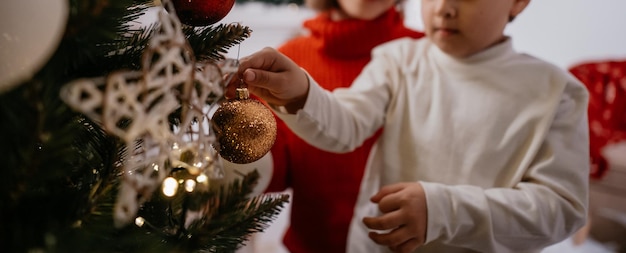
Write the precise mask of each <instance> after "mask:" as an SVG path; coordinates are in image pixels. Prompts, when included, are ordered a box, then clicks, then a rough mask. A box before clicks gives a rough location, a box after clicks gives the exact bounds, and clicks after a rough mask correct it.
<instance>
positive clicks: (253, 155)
mask: <svg viewBox="0 0 626 253" xmlns="http://www.w3.org/2000/svg"><path fill="white" fill-rule="evenodd" d="M211 120H212V122H213V124H212V126H213V129H214V131H215V135H216V136H217V141H218V142H219V144H220V147H219V153H220V155H221V156H222V158H224V159H226V160H227V161H229V162H232V163H237V164H245V163H251V162H254V161H256V160H259V159H261V157H263V156H264V155H265V154H267V152H269V151H270V149H271V148H272V146H273V145H274V141H275V140H276V120H275V119H274V115H273V114H272V112H271V111H270V110H269V109H268V108H267V107H266V106H265V105H264V104H262V103H261V102H259V101H258V100H255V99H250V94H249V93H248V89H247V88H238V89H237V94H236V97H235V98H234V99H229V100H228V101H226V102H224V103H223V104H221V105H220V107H219V108H218V109H217V110H216V111H215V114H213V118H212V119H211Z"/></svg>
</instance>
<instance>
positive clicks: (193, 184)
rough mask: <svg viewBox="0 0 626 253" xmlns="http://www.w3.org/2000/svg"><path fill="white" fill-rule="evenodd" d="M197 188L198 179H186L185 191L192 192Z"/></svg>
mask: <svg viewBox="0 0 626 253" xmlns="http://www.w3.org/2000/svg"><path fill="white" fill-rule="evenodd" d="M195 188H196V181H194V180H191V179H187V180H186V181H185V191H187V192H192V191H193V190H194V189H195Z"/></svg>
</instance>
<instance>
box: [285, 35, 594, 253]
mask: <svg viewBox="0 0 626 253" xmlns="http://www.w3.org/2000/svg"><path fill="white" fill-rule="evenodd" d="M310 81H311V85H310V88H309V94H308V98H307V102H306V104H305V106H304V108H303V109H302V110H300V111H298V113H297V114H283V113H278V114H279V116H280V117H281V118H282V119H283V120H284V121H285V122H287V123H288V125H289V126H290V127H291V128H292V129H293V130H294V132H295V133H297V134H298V135H299V136H301V137H302V138H303V139H305V140H307V141H308V142H310V143H311V144H313V145H316V146H318V147H320V148H322V149H326V150H330V151H335V152H346V151H350V150H352V149H354V148H355V147H358V146H359V145H360V144H361V143H362V142H363V141H364V140H365V139H366V138H367V137H369V136H370V135H372V134H373V133H374V132H375V131H376V130H377V129H378V128H380V127H384V133H383V135H382V137H381V138H380V139H379V141H378V142H377V143H376V145H375V146H374V149H373V150H372V153H371V155H370V159H369V161H368V165H367V168H366V173H365V176H364V178H363V181H362V184H361V192H360V195H359V199H358V200H357V205H356V207H355V216H354V219H353V222H352V226H351V229H350V236H349V246H348V251H349V252H355V253H365V252H368V253H369V252H387V251H388V250H387V249H386V248H384V247H380V246H378V245H376V244H375V243H374V242H373V241H371V240H370V239H369V238H368V237H367V233H368V229H367V228H366V227H365V226H364V225H363V223H362V218H363V217H365V216H378V215H379V214H380V213H379V211H378V208H377V206H376V205H375V204H373V203H371V202H370V201H369V198H370V197H371V196H372V195H374V194H375V193H376V192H377V191H378V190H379V189H380V188H381V186H384V185H389V184H393V183H396V182H407V181H408V182H416V181H419V182H421V183H422V184H423V187H424V190H425V192H426V199H427V208H428V224H427V244H426V245H425V246H424V247H422V248H420V249H418V250H417V251H416V252H472V251H480V252H534V251H538V250H540V249H541V248H543V247H545V246H547V245H549V244H552V243H555V242H558V241H560V240H562V239H564V238H566V237H567V236H568V235H570V234H571V233H573V232H575V231H576V230H577V228H579V227H580V226H581V225H582V224H583V223H584V221H585V217H586V213H587V212H586V211H587V191H588V174H589V151H588V149H589V145H588V128H587V117H586V112H587V92H586V89H585V88H584V86H583V85H582V84H580V83H579V82H578V81H577V80H575V79H574V78H573V77H571V76H570V75H569V74H568V73H567V72H565V71H563V70H561V69H559V68H557V67H555V66H553V65H551V64H548V63H546V62H544V61H542V60H539V59H537V58H534V57H531V56H528V55H524V54H520V53H516V52H515V51H514V50H513V46H512V41H511V39H510V38H509V39H507V40H506V41H505V42H503V43H500V44H498V45H496V46H493V47H491V48H489V49H487V50H485V51H483V52H480V53H477V54H475V55H473V56H471V57H469V58H465V59H457V58H453V57H451V56H449V55H447V54H445V53H444V52H442V51H441V50H440V49H439V48H437V47H436V46H435V45H434V44H432V43H431V42H430V41H429V40H428V39H421V40H413V39H400V40H396V41H392V42H389V43H386V44H384V45H381V46H379V47H378V48H376V49H375V50H374V52H373V59H372V61H371V62H370V63H369V64H368V66H367V67H366V68H365V69H364V70H363V72H362V73H361V75H360V76H359V77H358V78H357V80H356V81H355V83H354V85H352V87H351V88H349V89H337V90H335V92H334V93H330V92H328V91H325V90H323V89H321V88H320V87H319V86H318V85H317V84H316V83H315V81H314V80H310ZM322 183H323V182H322Z"/></svg>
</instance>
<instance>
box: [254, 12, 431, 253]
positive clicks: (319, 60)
mask: <svg viewBox="0 0 626 253" xmlns="http://www.w3.org/2000/svg"><path fill="white" fill-rule="evenodd" d="M398 2H399V1H397V0H382V1H366V0H307V1H306V4H307V5H308V6H309V7H310V8H312V9H314V10H316V11H318V15H317V16H315V17H314V18H312V19H309V20H307V21H305V22H304V23H303V27H304V28H305V29H306V30H308V34H307V35H302V36H299V37H295V38H293V39H291V40H290V41H287V42H286V43H284V44H283V45H282V46H280V47H279V48H278V50H279V51H280V52H282V53H283V54H285V55H287V56H288V57H290V58H291V59H292V60H294V61H295V62H296V63H298V64H299V65H300V66H301V67H303V68H304V69H305V70H306V71H307V72H308V73H309V74H310V75H311V77H313V78H314V79H315V80H317V81H318V82H319V83H320V84H332V85H334V86H326V87H323V88H325V89H328V90H334V89H335V88H339V87H347V86H350V85H351V84H352V81H353V80H354V79H355V78H356V76H357V75H358V74H359V73H360V72H361V69H363V67H364V66H365V65H366V64H367V63H368V62H369V61H370V51H371V50H372V49H373V48H374V47H375V46H378V45H380V44H381V43H384V42H387V41H390V40H393V39H397V38H401V37H413V38H419V37H422V36H423V34H422V33H420V32H417V31H413V30H410V29H408V28H407V27H405V26H404V19H403V16H402V14H401V13H400V12H399V10H398V9H397V7H398V5H397V4H398ZM277 123H278V136H277V139H276V142H275V144H274V146H273V148H272V150H271V152H272V157H273V163H274V170H273V175H272V179H271V182H270V185H269V186H268V188H267V190H266V191H268V192H274V191H283V190H285V189H288V188H291V189H292V190H293V195H292V206H291V216H290V220H289V223H290V224H289V227H288V228H287V231H286V233H285V235H284V238H283V243H284V245H285V247H286V248H287V249H288V250H289V251H290V252H292V253H303V252H315V253H318V252H327V253H333V252H345V250H346V241H347V235H348V227H349V224H350V220H351V218H352V213H353V210H354V205H355V202H356V198H357V195H358V192H359V187H360V183H361V178H362V176H363V172H364V168H365V163H366V161H367V158H368V155H369V152H370V149H371V147H372V145H373V143H374V141H375V139H376V137H377V136H378V135H379V133H380V130H379V133H377V134H376V135H375V136H373V137H371V138H370V139H369V140H367V141H366V142H365V143H364V144H363V145H362V146H361V147H360V148H358V149H356V150H354V151H353V152H351V153H347V154H335V153H329V152H326V151H322V150H320V149H317V148H315V147H313V146H311V145H309V144H307V143H306V142H304V141H303V140H302V139H300V138H299V137H297V136H296V135H295V134H293V133H292V132H291V130H289V128H287V126H286V125H285V124H284V123H283V122H282V121H280V119H278V118H277Z"/></svg>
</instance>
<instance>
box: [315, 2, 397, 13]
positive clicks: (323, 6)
mask: <svg viewBox="0 0 626 253" xmlns="http://www.w3.org/2000/svg"><path fill="white" fill-rule="evenodd" d="M401 2H404V0H396V4H399V3H401ZM304 3H305V4H306V6H308V7H309V8H311V9H312V10H315V11H327V10H330V9H334V8H339V2H337V0H305V1H304Z"/></svg>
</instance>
